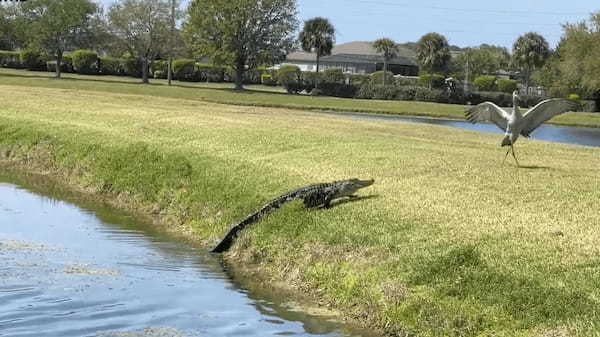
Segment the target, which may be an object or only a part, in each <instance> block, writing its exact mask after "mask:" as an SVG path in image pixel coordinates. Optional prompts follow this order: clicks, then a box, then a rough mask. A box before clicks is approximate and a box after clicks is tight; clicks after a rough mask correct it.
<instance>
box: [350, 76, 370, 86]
mask: <svg viewBox="0 0 600 337" xmlns="http://www.w3.org/2000/svg"><path fill="white" fill-rule="evenodd" d="M370 80H371V76H369V75H365V74H353V75H350V84H352V85H354V86H356V87H361V86H362V85H363V84H365V83H367V82H369V81H370Z"/></svg>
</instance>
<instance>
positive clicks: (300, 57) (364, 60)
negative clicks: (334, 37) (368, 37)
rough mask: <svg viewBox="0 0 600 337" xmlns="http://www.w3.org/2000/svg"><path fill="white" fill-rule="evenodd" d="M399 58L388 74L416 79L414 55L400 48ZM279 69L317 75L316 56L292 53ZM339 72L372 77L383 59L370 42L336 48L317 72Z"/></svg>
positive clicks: (321, 60) (322, 60) (392, 61)
mask: <svg viewBox="0 0 600 337" xmlns="http://www.w3.org/2000/svg"><path fill="white" fill-rule="evenodd" d="M399 49H400V50H399V53H398V54H399V55H398V57H396V58H394V59H393V60H391V61H390V62H389V63H388V71H391V72H392V73H394V75H404V76H417V75H418V74H419V66H418V65H417V63H416V61H415V59H416V56H415V53H414V52H413V51H412V50H410V49H407V48H405V47H402V46H399ZM282 65H295V66H298V67H299V68H300V70H302V71H317V55H316V54H315V53H306V52H300V51H299V52H293V53H291V54H288V55H287V57H286V60H285V61H283V62H282V63H281V64H280V65H277V66H276V67H275V68H276V69H278V68H279V67H280V66H282ZM330 68H339V69H342V70H343V71H344V72H346V73H351V74H371V73H374V72H376V71H379V70H383V56H381V55H380V54H378V53H377V51H376V50H375V48H373V43H372V42H363V41H356V42H348V43H344V44H339V45H336V46H335V47H334V48H333V50H332V52H331V55H329V56H323V57H321V58H320V59H319V71H322V70H325V69H330Z"/></svg>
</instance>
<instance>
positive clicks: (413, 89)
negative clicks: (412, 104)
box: [396, 85, 418, 101]
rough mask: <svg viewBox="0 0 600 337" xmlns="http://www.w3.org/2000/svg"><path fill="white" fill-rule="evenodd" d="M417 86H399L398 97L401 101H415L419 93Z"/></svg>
mask: <svg viewBox="0 0 600 337" xmlns="http://www.w3.org/2000/svg"><path fill="white" fill-rule="evenodd" d="M417 88H418V87H417V86H407V85H406V86H399V87H398V93H397V94H396V99H397V100H400V101H413V100H414V99H415V95H416V94H417Z"/></svg>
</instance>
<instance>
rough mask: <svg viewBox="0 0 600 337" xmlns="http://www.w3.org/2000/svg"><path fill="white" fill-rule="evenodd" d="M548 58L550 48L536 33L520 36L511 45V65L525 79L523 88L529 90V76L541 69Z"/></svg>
mask: <svg viewBox="0 0 600 337" xmlns="http://www.w3.org/2000/svg"><path fill="white" fill-rule="evenodd" d="M549 56H550V47H548V42H547V41H546V39H544V37H543V36H541V35H540V34H537V33H533V32H530V33H527V34H524V35H521V36H520V37H519V38H518V39H517V40H516V41H515V43H514V44H513V59H512V62H513V65H514V66H515V67H517V68H519V69H520V70H521V72H522V74H523V76H524V78H525V88H526V90H529V81H530V80H531V75H532V74H533V72H534V71H535V70H536V69H539V68H541V67H542V66H543V65H544V63H545V62H546V60H547V59H548V57H549Z"/></svg>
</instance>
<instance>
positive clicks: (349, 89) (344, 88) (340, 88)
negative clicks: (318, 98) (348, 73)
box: [311, 82, 358, 98]
mask: <svg viewBox="0 0 600 337" xmlns="http://www.w3.org/2000/svg"><path fill="white" fill-rule="evenodd" d="M315 90H320V91H321V93H322V94H323V95H326V96H333V97H344V98H353V97H354V96H355V95H356V92H357V91H358V88H357V87H356V86H354V85H351V84H344V83H332V82H325V83H321V84H319V88H318V89H313V90H312V91H315ZM312 91H311V94H312Z"/></svg>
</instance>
